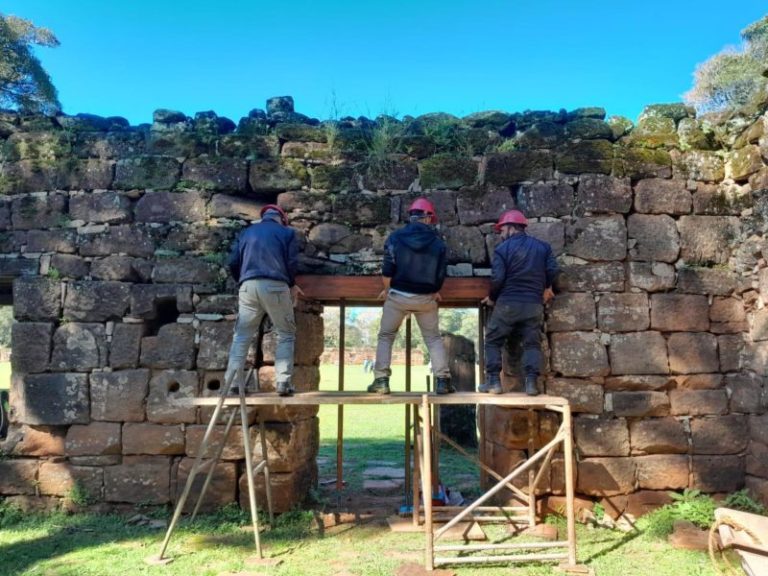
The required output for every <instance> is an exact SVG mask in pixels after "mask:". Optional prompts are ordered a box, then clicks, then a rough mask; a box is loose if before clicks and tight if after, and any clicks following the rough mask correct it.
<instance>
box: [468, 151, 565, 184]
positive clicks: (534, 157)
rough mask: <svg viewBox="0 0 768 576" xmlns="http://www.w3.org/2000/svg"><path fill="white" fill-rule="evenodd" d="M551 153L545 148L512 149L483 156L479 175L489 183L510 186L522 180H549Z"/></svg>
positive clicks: (550, 175) (551, 168)
mask: <svg viewBox="0 0 768 576" xmlns="http://www.w3.org/2000/svg"><path fill="white" fill-rule="evenodd" d="M552 175H553V166H552V154H551V153H550V152H549V151H547V150H513V151H511V152H506V153H503V154H490V155H488V156H486V157H485V158H484V163H483V165H482V166H481V177H483V178H484V180H485V182H487V183H489V184H497V185H499V186H512V185H514V184H520V183H522V182H535V181H537V180H551V179H552Z"/></svg>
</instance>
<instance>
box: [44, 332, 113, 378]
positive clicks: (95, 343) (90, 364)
mask: <svg viewBox="0 0 768 576" xmlns="http://www.w3.org/2000/svg"><path fill="white" fill-rule="evenodd" d="M106 365H107V335H106V332H105V330H104V325H103V324H80V323H77V322H69V323H67V324H64V325H63V326H59V328H57V329H56V333H55V334H54V335H53V354H52V356H51V364H50V369H51V371H59V372H89V371H90V370H92V369H94V368H103V367H104V366H106Z"/></svg>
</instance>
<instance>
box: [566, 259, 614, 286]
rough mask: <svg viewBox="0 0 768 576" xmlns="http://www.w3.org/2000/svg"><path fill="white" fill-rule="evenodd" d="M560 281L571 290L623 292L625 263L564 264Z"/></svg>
mask: <svg viewBox="0 0 768 576" xmlns="http://www.w3.org/2000/svg"><path fill="white" fill-rule="evenodd" d="M560 282H561V284H562V287H563V289H564V290H567V291H569V292H622V291H624V265H623V264H621V263H620V262H607V263H600V264H584V265H573V266H563V267H562V274H561V276H560Z"/></svg>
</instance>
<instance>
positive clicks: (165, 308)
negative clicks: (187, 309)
mask: <svg viewBox="0 0 768 576" xmlns="http://www.w3.org/2000/svg"><path fill="white" fill-rule="evenodd" d="M178 318H179V309H178V306H177V305H176V298H158V299H157V300H156V301H155V317H154V318H153V319H151V320H148V321H147V336H157V333H158V332H159V331H160V328H162V327H163V326H165V325H166V324H174V323H175V322H176V321H177V320H178Z"/></svg>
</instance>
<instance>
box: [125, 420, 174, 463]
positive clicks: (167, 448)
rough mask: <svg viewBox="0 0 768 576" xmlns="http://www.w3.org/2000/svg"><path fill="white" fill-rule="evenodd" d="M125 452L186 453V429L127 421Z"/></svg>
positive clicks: (169, 454)
mask: <svg viewBox="0 0 768 576" xmlns="http://www.w3.org/2000/svg"><path fill="white" fill-rule="evenodd" d="M123 454H153V455H161V456H162V455H164V456H171V455H175V454H184V430H182V427H181V426H161V425H159V424H148V423H145V422H142V423H126V424H124V425H123Z"/></svg>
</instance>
